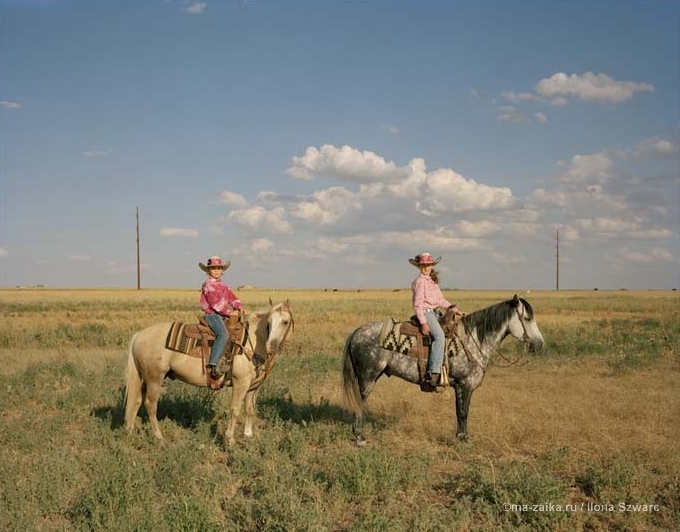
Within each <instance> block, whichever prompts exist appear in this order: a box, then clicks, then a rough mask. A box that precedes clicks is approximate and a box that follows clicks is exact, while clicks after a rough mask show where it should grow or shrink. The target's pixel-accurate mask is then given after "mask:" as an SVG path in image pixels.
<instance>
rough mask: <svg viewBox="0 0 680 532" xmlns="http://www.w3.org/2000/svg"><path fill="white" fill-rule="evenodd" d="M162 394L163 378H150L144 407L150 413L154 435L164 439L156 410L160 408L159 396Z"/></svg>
mask: <svg viewBox="0 0 680 532" xmlns="http://www.w3.org/2000/svg"><path fill="white" fill-rule="evenodd" d="M160 396H161V379H158V380H156V379H154V380H148V381H147V382H146V393H145V394H144V407H145V408H146V413H147V414H149V423H150V424H151V431H152V432H153V435H154V436H155V437H156V438H158V439H159V440H162V439H163V434H161V430H160V429H159V428H158V419H157V418H156V412H157V410H158V398H159V397H160Z"/></svg>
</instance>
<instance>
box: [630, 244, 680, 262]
mask: <svg viewBox="0 0 680 532" xmlns="http://www.w3.org/2000/svg"><path fill="white" fill-rule="evenodd" d="M619 254H620V255H621V257H623V258H624V259H626V260H629V261H632V262H645V263H650V262H651V263H653V262H659V261H662V262H672V261H673V254H672V253H671V252H670V251H668V250H666V249H663V248H658V247H655V248H652V249H650V250H649V251H648V252H646V253H643V252H639V251H632V250H630V249H629V248H623V249H621V250H620V252H619Z"/></svg>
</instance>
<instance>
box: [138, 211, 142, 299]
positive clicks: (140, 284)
mask: <svg viewBox="0 0 680 532" xmlns="http://www.w3.org/2000/svg"><path fill="white" fill-rule="evenodd" d="M141 288H142V278H141V275H140V267H139V207H137V290H141Z"/></svg>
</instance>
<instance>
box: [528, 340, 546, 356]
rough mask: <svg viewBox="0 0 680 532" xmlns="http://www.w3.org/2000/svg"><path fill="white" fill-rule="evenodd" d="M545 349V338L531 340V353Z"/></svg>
mask: <svg viewBox="0 0 680 532" xmlns="http://www.w3.org/2000/svg"><path fill="white" fill-rule="evenodd" d="M541 349H543V339H537V340H529V353H538V352H539V351H540V350H541Z"/></svg>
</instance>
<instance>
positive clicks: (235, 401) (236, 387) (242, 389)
mask: <svg viewBox="0 0 680 532" xmlns="http://www.w3.org/2000/svg"><path fill="white" fill-rule="evenodd" d="M232 383H233V384H232V390H231V405H230V406H229V423H228V424H227V431H226V432H225V434H224V439H225V440H226V442H227V444H229V445H233V444H234V443H236V439H235V438H234V432H235V431H236V421H237V419H238V417H239V414H240V413H241V405H243V400H244V398H245V396H246V393H247V392H248V388H249V387H250V379H247V382H246V381H244V380H243V379H236V378H233V379H232Z"/></svg>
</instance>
